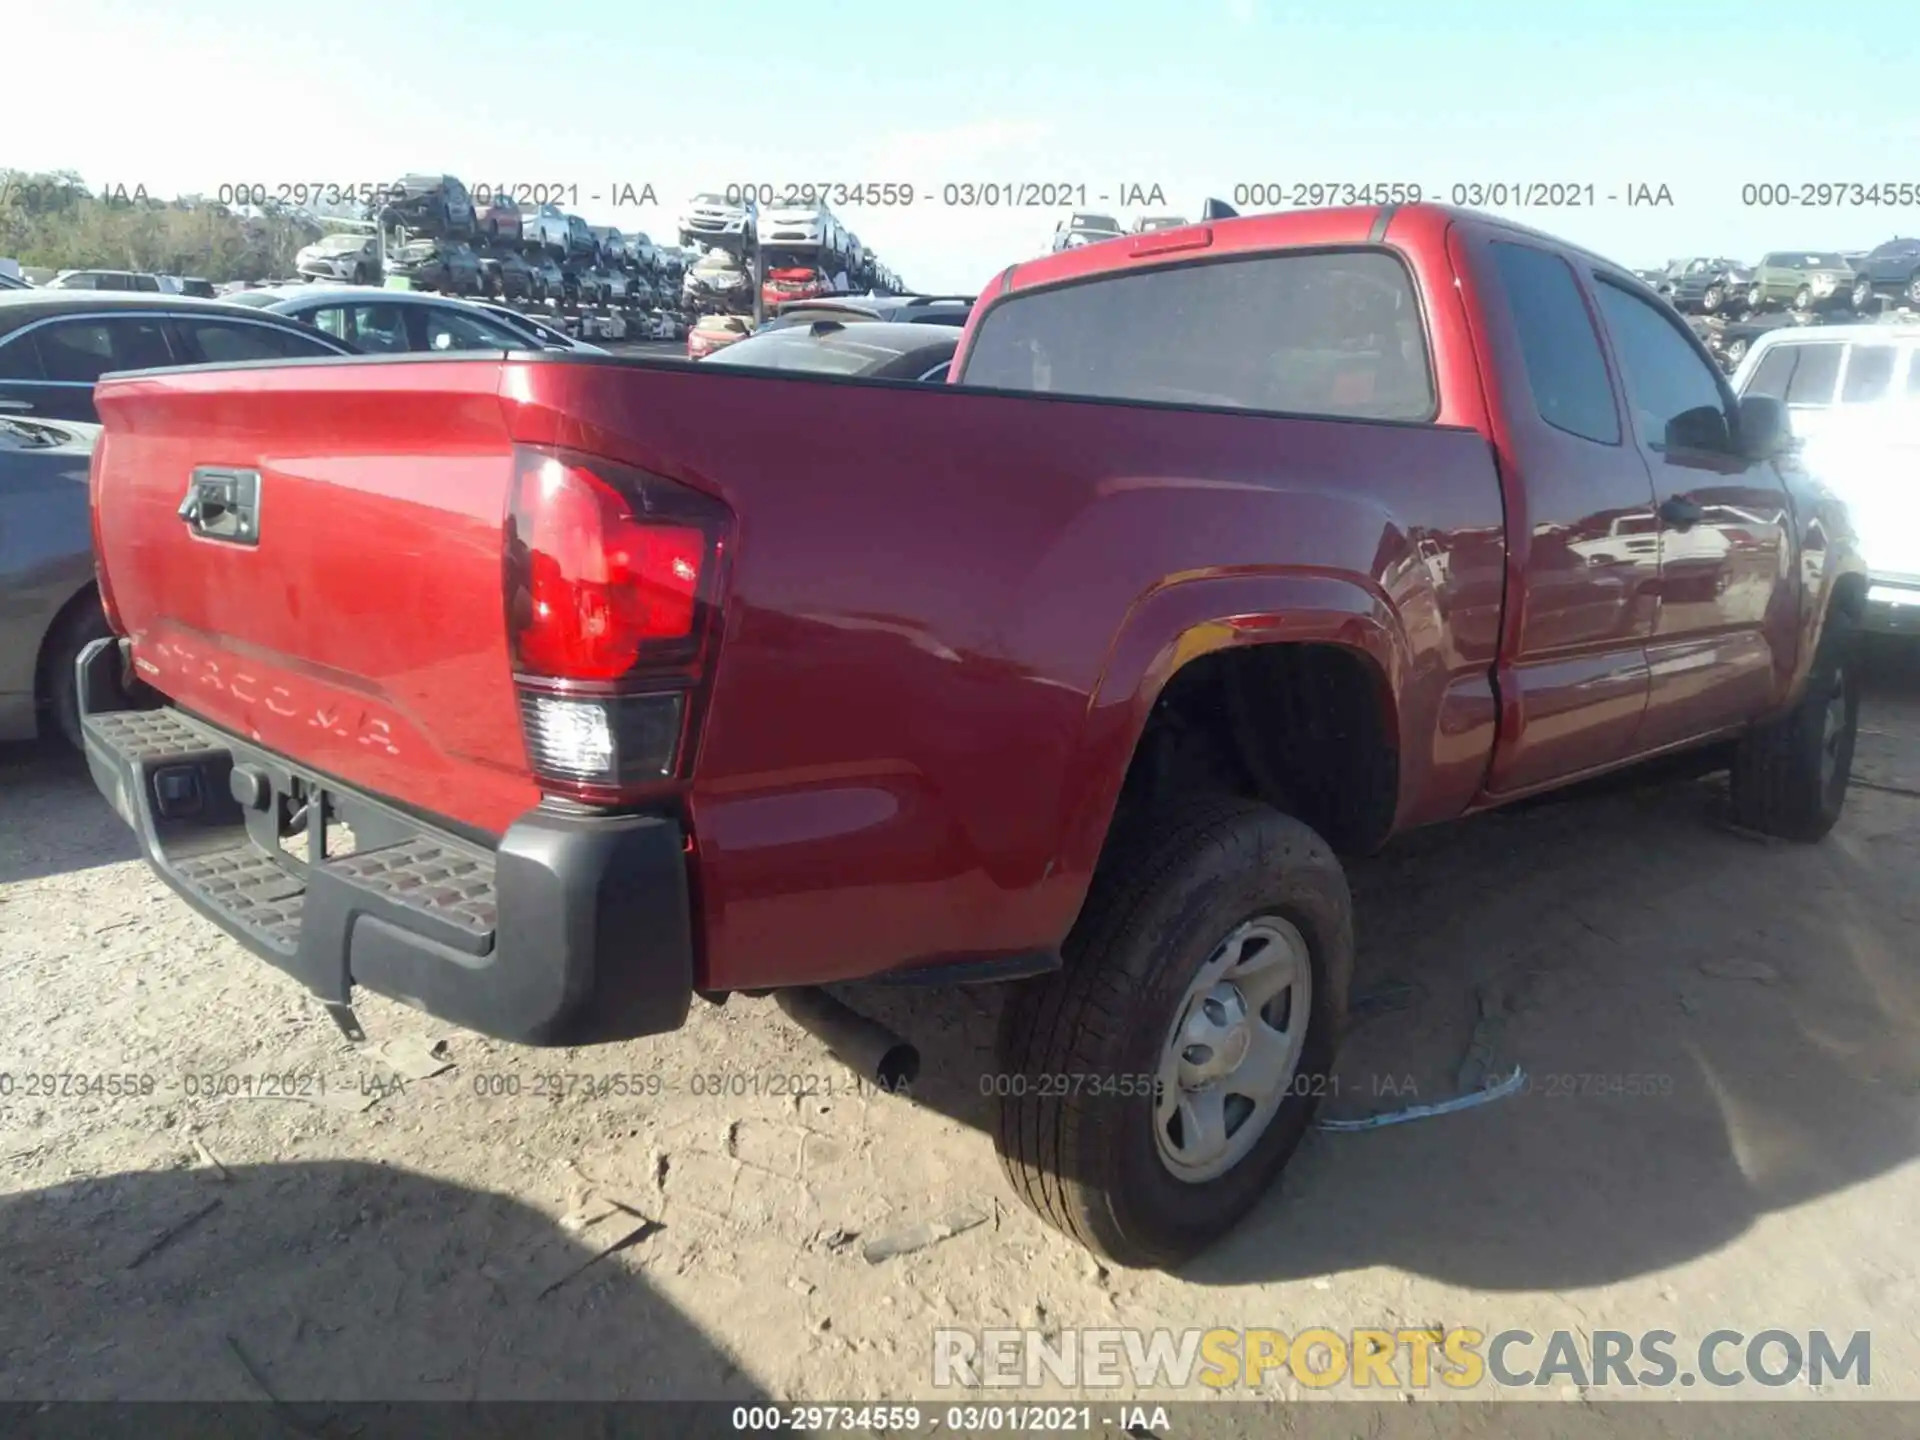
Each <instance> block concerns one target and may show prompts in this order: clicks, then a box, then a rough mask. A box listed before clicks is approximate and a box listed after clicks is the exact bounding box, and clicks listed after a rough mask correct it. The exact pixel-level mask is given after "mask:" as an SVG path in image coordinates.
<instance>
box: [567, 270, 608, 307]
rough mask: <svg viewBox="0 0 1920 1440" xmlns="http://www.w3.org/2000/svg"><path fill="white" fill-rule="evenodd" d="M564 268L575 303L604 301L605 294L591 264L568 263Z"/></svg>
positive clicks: (589, 303)
mask: <svg viewBox="0 0 1920 1440" xmlns="http://www.w3.org/2000/svg"><path fill="white" fill-rule="evenodd" d="M566 270H567V281H568V284H569V285H570V287H571V290H572V294H573V297H574V301H575V303H576V304H580V305H599V304H602V303H604V302H605V300H606V294H605V292H604V291H603V290H602V289H601V288H600V277H599V276H598V275H596V274H595V273H594V272H593V267H592V266H589V265H581V264H578V263H569V264H568V265H567V267H566Z"/></svg>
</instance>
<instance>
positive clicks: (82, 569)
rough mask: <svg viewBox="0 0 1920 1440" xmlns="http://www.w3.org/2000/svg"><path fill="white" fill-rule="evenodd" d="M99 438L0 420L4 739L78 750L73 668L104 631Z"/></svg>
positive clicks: (57, 426) (55, 426)
mask: <svg viewBox="0 0 1920 1440" xmlns="http://www.w3.org/2000/svg"><path fill="white" fill-rule="evenodd" d="M99 434H100V427H99V426H98V425H90V424H87V423H86V422H85V421H80V420H26V419H20V418H18V417H8V416H6V415H4V414H0V740H31V739H33V738H34V737H35V736H36V735H43V736H53V735H59V736H64V737H65V738H66V740H67V741H68V743H69V744H71V745H73V746H74V747H75V748H76V749H77V748H79V745H80V711H79V705H78V703H77V700H76V697H75V695H74V663H75V661H76V660H77V659H78V658H79V655H80V652H81V650H83V649H85V648H86V646H88V645H89V644H91V643H92V642H93V641H95V640H97V639H99V638H100V637H102V636H103V635H105V634H107V617H106V615H105V614H104V613H103V612H102V611H101V609H100V592H99V591H98V590H97V589H96V588H95V586H94V577H93V521H92V516H91V512H90V511H89V509H88V505H87V466H88V464H89V462H90V461H91V460H92V458H93V443H94V440H95V439H96V438H97V437H98V436H99Z"/></svg>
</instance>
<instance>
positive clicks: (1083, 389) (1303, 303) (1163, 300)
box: [961, 250, 1435, 421]
mask: <svg viewBox="0 0 1920 1440" xmlns="http://www.w3.org/2000/svg"><path fill="white" fill-rule="evenodd" d="M961 378H962V379H963V380H964V381H965V382H966V383H967V384H969V385H980V386H988V387H991V388H994V389H1001V390H1018V391H1026V392H1034V393H1040V394H1053V395H1063V396H1080V397H1087V398H1095V399H1107V400H1128V401H1144V402H1161V403H1165V404H1174V405H1208V406H1223V407H1227V408H1231V409H1236V410H1255V411H1261V412H1264V413H1269V414H1280V415H1288V414H1291V415H1318V416H1335V417H1343V418H1354V419H1375V420H1406V421H1424V420H1431V419H1432V418H1433V414H1434V407H1435V394H1434V383H1433V374H1432V370H1431V368H1430V367H1429V365H1428V362H1427V349H1426V337H1425V332H1424V330H1423V329H1422V326H1421V321H1420V307H1419V302H1418V299H1417V298H1416V296H1415V294H1414V290H1413V282H1412V279H1411V277H1410V276H1409V275H1408V273H1407V271H1406V268H1405V267H1404V266H1403V265H1402V264H1401V263H1400V262H1399V261H1398V260H1396V259H1394V258H1393V257H1392V256H1390V255H1387V254H1385V253H1383V252H1380V251H1376V250H1347V251H1322V252H1313V253H1295V254H1281V255H1260V256H1253V257H1249V258H1247V259H1235V260H1216V261H1211V262H1205V263H1199V264H1191V263H1190V264H1184V265H1173V266H1165V267H1160V268H1156V269H1152V270H1137V271H1125V272H1120V273H1116V274H1108V275H1101V276H1098V277H1096V278H1094V279H1091V280H1083V281H1077V282H1073V283H1069V284H1066V285H1059V286H1054V287H1051V288H1048V289H1044V290H1036V291H1033V292H1031V293H1028V294H1017V293H1016V294H1015V295H1013V296H1011V297H1010V298H1008V299H1006V300H1003V301H1001V302H1000V303H998V304H996V305H994V306H993V307H992V308H991V309H989V310H988V312H987V314H986V315H985V317H984V318H983V319H982V320H981V322H980V326H979V328H978V331H977V332H976V334H975V338H974V342H973V345H972V348H971V349H970V351H969V352H968V355H967V359H966V367H965V371H964V373H963V375H962V377H961Z"/></svg>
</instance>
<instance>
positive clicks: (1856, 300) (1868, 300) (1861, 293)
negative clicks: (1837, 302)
mask: <svg viewBox="0 0 1920 1440" xmlns="http://www.w3.org/2000/svg"><path fill="white" fill-rule="evenodd" d="M1853 308H1854V309H1856V310H1859V311H1862V312H1865V311H1868V310H1871V309H1873V282H1872V281H1871V280H1866V279H1860V280H1856V281H1854V282H1853Z"/></svg>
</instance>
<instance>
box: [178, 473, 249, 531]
mask: <svg viewBox="0 0 1920 1440" xmlns="http://www.w3.org/2000/svg"><path fill="white" fill-rule="evenodd" d="M174 513H175V514H176V515H177V516H179V518H180V519H182V520H184V521H186V523H187V528H188V529H189V530H191V531H193V533H194V534H196V535H199V536H203V537H204V538H206V539H208V540H226V541H229V542H231V543H233V544H235V545H258V544H259V543H260V474H259V472H258V471H255V470H215V469H200V470H196V471H194V472H193V478H192V479H190V480H188V481H187V494H186V498H185V499H184V500H182V501H181V502H180V508H179V509H178V510H176V511H175V512H174Z"/></svg>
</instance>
